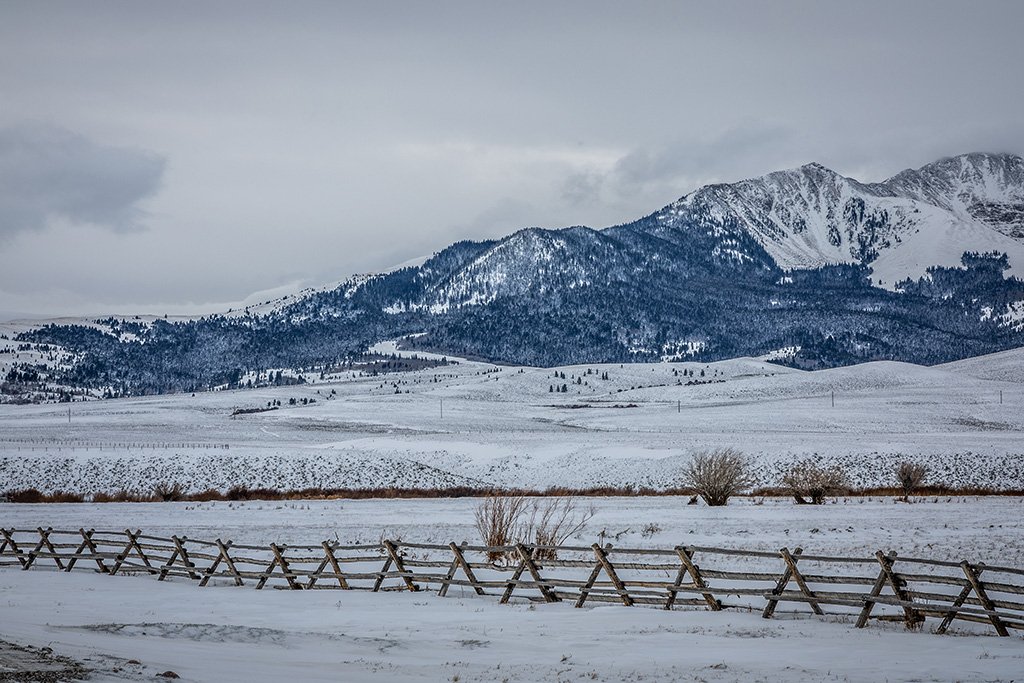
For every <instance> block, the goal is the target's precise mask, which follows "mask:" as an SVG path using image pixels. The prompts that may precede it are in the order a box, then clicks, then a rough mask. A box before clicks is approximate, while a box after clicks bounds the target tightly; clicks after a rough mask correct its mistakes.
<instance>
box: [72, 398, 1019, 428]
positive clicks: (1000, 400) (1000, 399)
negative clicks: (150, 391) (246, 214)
mask: <svg viewBox="0 0 1024 683" xmlns="http://www.w3.org/2000/svg"><path fill="white" fill-rule="evenodd" d="M999 402H1000V403H1002V402H1003V400H1002V392H1000V398H999ZM68 424H71V406H68Z"/></svg>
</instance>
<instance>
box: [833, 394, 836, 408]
mask: <svg viewBox="0 0 1024 683" xmlns="http://www.w3.org/2000/svg"><path fill="white" fill-rule="evenodd" d="M832 407H833V408H835V407H836V390H835V389H833V390H832Z"/></svg>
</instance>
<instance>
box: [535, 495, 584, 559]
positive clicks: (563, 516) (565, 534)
mask: <svg viewBox="0 0 1024 683" xmlns="http://www.w3.org/2000/svg"><path fill="white" fill-rule="evenodd" d="M594 514H595V510H594V506H593V505H588V506H587V507H586V508H581V507H580V505H579V501H578V499H577V498H575V497H573V496H557V497H554V498H535V499H534V501H533V503H532V505H530V519H529V520H528V521H527V522H526V524H525V526H524V527H523V530H522V534H521V536H520V537H521V538H522V540H524V541H525V542H527V543H533V544H536V545H538V546H556V545H561V544H562V543H565V541H566V540H567V539H568V538H570V537H572V536H575V535H576V534H578V533H579V532H581V531H582V530H583V528H584V527H585V526H586V525H587V522H589V521H590V520H591V519H593V517H594ZM535 557H536V559H538V560H555V559H558V551H557V550H554V549H553V548H538V549H537V550H536V554H535Z"/></svg>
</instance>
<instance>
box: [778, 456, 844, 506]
mask: <svg viewBox="0 0 1024 683" xmlns="http://www.w3.org/2000/svg"><path fill="white" fill-rule="evenodd" d="M782 484H783V486H785V487H786V488H787V489H788V490H789V492H790V494H792V496H793V498H795V499H796V502H797V503H800V504H806V503H812V504H814V505H821V504H822V503H824V502H825V498H826V496H832V495H837V494H840V493H842V492H843V491H845V490H847V488H848V486H847V477H846V472H844V471H843V469H842V468H841V467H839V466H838V465H832V466H830V467H823V466H821V465H818V464H817V463H816V462H814V461H813V460H801V461H800V462H798V463H795V464H794V465H793V466H792V467H790V468H789V470H788V471H787V472H786V473H785V474H784V475H782Z"/></svg>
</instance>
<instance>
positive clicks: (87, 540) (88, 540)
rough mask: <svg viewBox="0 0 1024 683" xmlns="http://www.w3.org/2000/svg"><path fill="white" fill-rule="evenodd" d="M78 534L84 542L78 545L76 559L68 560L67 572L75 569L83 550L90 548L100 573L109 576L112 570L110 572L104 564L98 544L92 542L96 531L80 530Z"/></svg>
mask: <svg viewBox="0 0 1024 683" xmlns="http://www.w3.org/2000/svg"><path fill="white" fill-rule="evenodd" d="M78 533H79V534H81V535H82V542H81V543H80V544H79V545H78V549H77V550H75V557H72V558H71V559H70V560H68V566H67V569H66V570H65V571H71V570H72V569H73V568H74V566H75V563H76V562H78V556H79V555H81V554H82V551H83V550H85V549H86V548H88V549H89V552H91V553H92V555H93V559H94V560H95V561H96V566H97V567H99V570H100V573H101V574H108V573H109V571H110V570H108V569H107V566H106V565H105V564H103V558H102V557H100V556H99V550H98V549H97V548H96V544H95V543H93V540H92V535H93V533H95V529H89V530H88V531H86V530H85V529H82V528H80V529H79V530H78Z"/></svg>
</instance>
